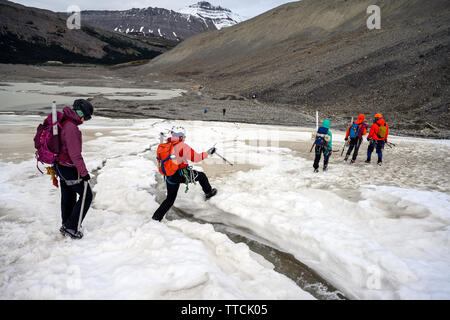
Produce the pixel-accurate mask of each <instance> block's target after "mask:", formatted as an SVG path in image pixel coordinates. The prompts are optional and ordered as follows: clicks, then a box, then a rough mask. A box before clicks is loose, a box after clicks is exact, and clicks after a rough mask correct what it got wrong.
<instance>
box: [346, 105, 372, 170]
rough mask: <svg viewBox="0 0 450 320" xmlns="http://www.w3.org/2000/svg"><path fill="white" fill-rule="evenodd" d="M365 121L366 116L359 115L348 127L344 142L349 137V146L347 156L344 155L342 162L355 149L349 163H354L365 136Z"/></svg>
mask: <svg viewBox="0 0 450 320" xmlns="http://www.w3.org/2000/svg"><path fill="white" fill-rule="evenodd" d="M365 119H366V116H365V115H364V114H360V115H359V116H358V119H356V121H355V122H354V123H352V124H351V125H350V126H349V127H348V129H347V133H346V134H345V141H348V138H349V137H350V146H349V148H348V151H347V154H346V155H345V158H344V161H347V160H348V157H349V156H350V155H351V154H352V151H353V149H355V151H354V152H353V157H352V160H351V161H350V163H355V161H356V157H358V151H359V147H360V146H361V143H362V140H363V136H365V135H366V134H367V124H366V123H365V122H364V120H365Z"/></svg>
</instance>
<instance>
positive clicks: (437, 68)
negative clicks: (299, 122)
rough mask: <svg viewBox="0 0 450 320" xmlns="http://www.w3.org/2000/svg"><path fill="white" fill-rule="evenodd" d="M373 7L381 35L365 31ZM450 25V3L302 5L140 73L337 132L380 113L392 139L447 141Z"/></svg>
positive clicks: (208, 38) (203, 41) (358, 0)
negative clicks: (327, 121)
mask: <svg viewBox="0 0 450 320" xmlns="http://www.w3.org/2000/svg"><path fill="white" fill-rule="evenodd" d="M373 4H376V5H379V6H380V8H381V18H382V19H381V29H380V30H368V28H367V25H366V21H367V19H368V17H369V15H368V14H367V13H366V10H367V8H368V6H369V5H373ZM449 16H450V5H449V2H448V1H447V0H433V1H422V0H383V1H381V0H371V1H367V0H352V1H346V0H336V1H329V0H302V1H300V2H292V3H288V4H285V5H282V6H280V7H278V8H275V9H273V10H271V11H269V12H266V13H264V14H262V15H260V16H258V17H255V18H253V19H251V20H247V21H244V22H242V23H240V24H238V25H235V26H233V27H230V28H225V29H222V30H219V31H213V32H209V33H205V34H200V35H198V36H195V37H192V38H190V39H188V40H186V41H185V42H183V43H181V44H180V45H179V46H177V47H176V48H175V49H174V50H171V51H170V52H167V53H166V54H164V55H161V56H160V57H158V58H157V59H155V60H154V61H153V62H152V63H150V64H148V65H146V66H144V67H142V68H141V70H140V73H141V74H142V75H149V74H151V75H152V76H155V75H159V76H163V75H166V76H177V77H183V78H185V79H188V80H190V79H192V81H196V82H198V83H201V84H202V85H204V86H205V90H207V91H208V90H209V91H211V92H217V91H222V92H233V93H236V94H240V95H243V96H245V97H251V96H253V95H256V97H257V99H258V100H259V101H262V102H265V103H271V104H280V105H289V106H295V108H296V109H297V110H298V111H302V112H306V113H309V114H313V113H314V111H315V110H319V111H320V114H321V115H322V116H324V117H325V116H326V117H331V118H332V119H335V123H336V121H338V122H339V121H340V123H344V121H345V122H348V119H349V118H350V117H351V116H355V115H357V114H358V113H360V112H364V113H366V114H367V115H368V116H370V118H371V117H372V115H373V114H374V113H376V112H381V113H383V114H384V115H385V118H386V119H387V120H388V122H389V123H390V125H391V127H392V128H393V130H394V131H395V130H401V131H402V132H405V133H409V134H412V135H430V134H434V135H439V134H440V132H447V133H445V134H444V136H448V129H449V128H450V113H449V108H450V102H449V101H450V94H449V88H450V86H449V78H450V76H449V75H450V72H449V71H450V70H449V69H450V64H449V52H450V36H449V35H450V20H449V19H448V17H449ZM370 118H369V119H370Z"/></svg>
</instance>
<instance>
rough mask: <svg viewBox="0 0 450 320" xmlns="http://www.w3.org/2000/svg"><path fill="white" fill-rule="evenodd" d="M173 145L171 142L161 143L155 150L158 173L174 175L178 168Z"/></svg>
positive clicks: (167, 175) (168, 175)
mask: <svg viewBox="0 0 450 320" xmlns="http://www.w3.org/2000/svg"><path fill="white" fill-rule="evenodd" d="M173 146H174V143H173V142H166V143H161V144H159V146H158V149H157V150H156V159H157V160H158V169H159V173H161V174H162V175H163V176H166V177H170V176H172V175H174V174H175V173H176V172H177V170H178V162H177V158H176V155H175V152H174V147H173Z"/></svg>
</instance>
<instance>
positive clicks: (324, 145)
mask: <svg viewBox="0 0 450 320" xmlns="http://www.w3.org/2000/svg"><path fill="white" fill-rule="evenodd" d="M330 126H331V123H330V120H328V119H326V120H324V121H323V123H322V126H321V127H320V128H319V129H318V130H317V134H316V140H315V141H314V144H315V146H316V147H315V151H316V157H315V158H314V164H313V167H314V172H319V162H320V158H321V157H322V153H323V171H327V169H328V160H329V159H330V155H331V152H332V151H331V150H332V148H333V146H332V140H333V135H332V133H331V131H330Z"/></svg>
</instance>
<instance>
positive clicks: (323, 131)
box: [314, 127, 328, 147]
mask: <svg viewBox="0 0 450 320" xmlns="http://www.w3.org/2000/svg"><path fill="white" fill-rule="evenodd" d="M327 135H328V128H325V127H320V128H319V130H317V134H316V141H315V142H314V144H315V145H317V146H319V147H325V146H327V145H328V142H327V140H326V139H325V136H327Z"/></svg>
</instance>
